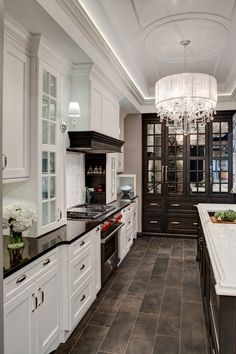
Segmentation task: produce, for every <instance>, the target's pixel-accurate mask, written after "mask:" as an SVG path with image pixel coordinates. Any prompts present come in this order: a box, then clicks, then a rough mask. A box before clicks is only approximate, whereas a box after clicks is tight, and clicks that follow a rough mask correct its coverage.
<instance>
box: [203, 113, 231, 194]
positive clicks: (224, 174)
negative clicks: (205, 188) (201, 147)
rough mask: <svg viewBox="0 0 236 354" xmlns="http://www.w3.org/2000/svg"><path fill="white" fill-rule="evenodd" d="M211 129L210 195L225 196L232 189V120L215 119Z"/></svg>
mask: <svg viewBox="0 0 236 354" xmlns="http://www.w3.org/2000/svg"><path fill="white" fill-rule="evenodd" d="M209 129H210V137H211V139H210V140H209V151H210V153H209V193H210V194H211V195H212V196H213V195H225V194H227V193H230V191H231V189H232V173H233V168H232V167H233V166H232V150H233V146H232V119H222V120H218V119H215V120H214V121H213V122H212V124H211V125H210V127H209Z"/></svg>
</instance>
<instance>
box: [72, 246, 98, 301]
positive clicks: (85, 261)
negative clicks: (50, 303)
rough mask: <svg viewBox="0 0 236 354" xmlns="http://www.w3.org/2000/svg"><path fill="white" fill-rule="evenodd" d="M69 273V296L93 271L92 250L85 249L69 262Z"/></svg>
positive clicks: (90, 248)
mask: <svg viewBox="0 0 236 354" xmlns="http://www.w3.org/2000/svg"><path fill="white" fill-rule="evenodd" d="M70 268H71V269H70V273H71V284H70V291H71V294H74V292H75V291H76V290H77V289H78V288H79V287H80V285H81V284H82V282H83V281H84V280H85V278H87V277H88V276H89V274H90V273H91V272H92V270H93V248H92V247H91V246H90V247H88V248H86V249H85V250H84V251H83V252H82V253H81V254H79V255H78V256H77V257H75V258H74V259H73V260H72V261H71V262H70Z"/></svg>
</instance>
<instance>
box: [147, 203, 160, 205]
mask: <svg viewBox="0 0 236 354" xmlns="http://www.w3.org/2000/svg"><path fill="white" fill-rule="evenodd" d="M149 205H152V206H155V205H159V204H158V203H149Z"/></svg>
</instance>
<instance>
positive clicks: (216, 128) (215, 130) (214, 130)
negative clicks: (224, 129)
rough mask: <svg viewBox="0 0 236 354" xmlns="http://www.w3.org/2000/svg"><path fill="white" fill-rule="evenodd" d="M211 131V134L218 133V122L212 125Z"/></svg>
mask: <svg viewBox="0 0 236 354" xmlns="http://www.w3.org/2000/svg"><path fill="white" fill-rule="evenodd" d="M212 131H213V134H214V133H220V123H219V122H213V123H212Z"/></svg>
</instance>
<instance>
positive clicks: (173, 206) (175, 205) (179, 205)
mask: <svg viewBox="0 0 236 354" xmlns="http://www.w3.org/2000/svg"><path fill="white" fill-rule="evenodd" d="M197 204H198V203H197V202H194V201H191V202H189V201H181V200H180V201H179V200H168V210H173V211H174V210H175V211H178V210H180V211H181V210H188V211H192V212H194V211H195V212H196V213H197V208H196V205H197Z"/></svg>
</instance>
